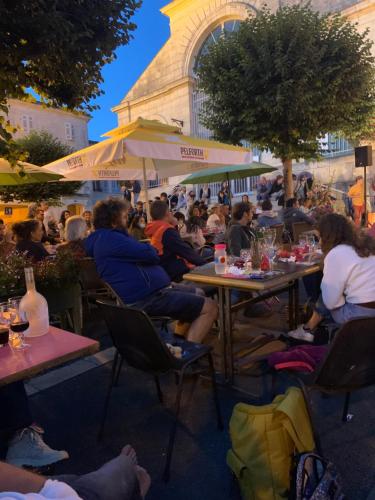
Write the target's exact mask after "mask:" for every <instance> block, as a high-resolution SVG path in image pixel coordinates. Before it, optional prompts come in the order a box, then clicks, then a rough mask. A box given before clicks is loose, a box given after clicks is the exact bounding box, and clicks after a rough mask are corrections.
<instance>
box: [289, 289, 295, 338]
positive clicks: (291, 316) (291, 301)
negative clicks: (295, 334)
mask: <svg viewBox="0 0 375 500" xmlns="http://www.w3.org/2000/svg"><path fill="white" fill-rule="evenodd" d="M288 297H289V328H290V329H291V330H294V328H295V326H294V325H295V321H294V282H293V283H289V289H288Z"/></svg>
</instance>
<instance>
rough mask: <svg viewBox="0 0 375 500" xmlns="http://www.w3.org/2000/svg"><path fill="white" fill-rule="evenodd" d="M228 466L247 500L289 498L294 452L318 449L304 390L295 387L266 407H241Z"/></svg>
mask: <svg viewBox="0 0 375 500" xmlns="http://www.w3.org/2000/svg"><path fill="white" fill-rule="evenodd" d="M229 431H230V436H231V441H232V449H231V450H229V451H228V454H227V463H228V465H229V467H230V468H231V469H232V471H233V472H234V474H235V475H236V477H237V479H238V481H239V484H240V488H241V493H242V497H243V499H244V500H278V499H281V498H288V490H289V487H290V474H291V469H292V463H293V455H294V453H296V452H298V453H302V452H307V451H313V450H314V448H315V444H314V437H313V432H312V429H311V422H310V418H309V415H308V412H307V409H306V405H305V401H304V398H303V394H302V391H301V390H300V389H298V388H297V387H291V388H289V389H288V390H287V392H286V393H285V394H282V395H279V396H277V397H276V398H275V399H274V401H273V402H272V403H271V404H269V405H265V406H252V405H247V404H244V403H239V404H237V405H236V406H235V407H234V409H233V413H232V417H231V420H230V424H229Z"/></svg>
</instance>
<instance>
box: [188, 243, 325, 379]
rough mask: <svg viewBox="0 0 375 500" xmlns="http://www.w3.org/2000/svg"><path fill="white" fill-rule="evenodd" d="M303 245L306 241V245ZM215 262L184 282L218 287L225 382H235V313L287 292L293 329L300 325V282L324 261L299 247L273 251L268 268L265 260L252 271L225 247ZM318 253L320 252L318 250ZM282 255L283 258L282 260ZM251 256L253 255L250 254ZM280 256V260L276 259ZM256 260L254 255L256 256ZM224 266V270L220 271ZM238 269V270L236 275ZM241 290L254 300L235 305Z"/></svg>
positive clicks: (218, 252)
mask: <svg viewBox="0 0 375 500" xmlns="http://www.w3.org/2000/svg"><path fill="white" fill-rule="evenodd" d="M302 244H303V242H302ZM216 252H217V254H216V256H217V258H216V264H215V262H212V263H209V264H206V265H204V266H200V267H197V268H195V269H194V270H192V271H191V272H190V273H189V274H186V275H185V276H184V280H186V281H189V282H191V283H194V284H196V285H209V286H214V287H217V289H218V299H219V338H220V343H221V355H222V366H223V374H224V377H225V380H227V381H229V382H233V374H234V366H233V345H232V343H233V341H232V313H233V312H235V311H238V310H240V309H243V308H244V307H245V306H247V305H249V304H252V303H257V302H260V301H263V300H265V299H267V298H270V297H274V296H277V295H279V294H281V293H284V292H287V293H288V296H289V327H290V328H291V329H293V328H295V327H296V326H297V321H298V315H299V280H300V279H301V278H303V277H305V276H309V275H311V274H314V273H316V272H319V271H321V270H322V260H321V259H319V257H318V259H317V260H311V259H310V256H311V255H312V253H311V252H310V251H305V248H304V247H303V246H299V245H297V246H296V247H294V248H292V249H291V250H290V251H288V255H287V254H286V253H284V254H283V253H281V252H280V250H279V251H278V252H272V256H271V253H269V254H268V255H269V256H270V257H269V260H270V261H271V263H270V262H268V268H267V269H264V270H261V265H262V258H260V260H259V265H258V266H257V267H259V269H256V270H254V269H250V270H249V271H246V270H244V271H243V270H240V269H239V268H238V267H236V260H241V262H243V263H244V264H243V265H244V267H246V261H245V262H244V258H240V259H239V258H238V257H235V258H232V259H230V258H229V259H228V257H226V256H225V248H224V246H220V248H218V249H217V250H216ZM314 252H316V249H314ZM280 253H281V257H280ZM249 257H250V254H249ZM275 257H277V260H275ZM252 258H253V259H254V256H252ZM220 266H221V267H222V269H219V268H220ZM234 269H237V270H238V271H237V272H236V273H234ZM232 290H240V291H247V292H253V294H252V297H251V298H248V299H246V300H242V301H240V302H238V303H236V304H234V305H232V300H231V291H232Z"/></svg>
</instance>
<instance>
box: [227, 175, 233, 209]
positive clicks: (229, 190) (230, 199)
mask: <svg viewBox="0 0 375 500" xmlns="http://www.w3.org/2000/svg"><path fill="white" fill-rule="evenodd" d="M226 175H227V183H228V196H229V208H230V209H232V190H231V185H230V180H229V173H228V172H227V174H226Z"/></svg>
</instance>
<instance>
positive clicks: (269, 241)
mask: <svg viewBox="0 0 375 500" xmlns="http://www.w3.org/2000/svg"><path fill="white" fill-rule="evenodd" d="M275 240H276V229H272V228H268V229H266V230H265V232H264V242H265V244H266V245H267V246H273V245H274V244H275Z"/></svg>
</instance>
